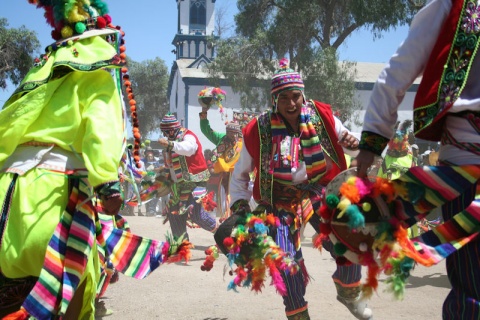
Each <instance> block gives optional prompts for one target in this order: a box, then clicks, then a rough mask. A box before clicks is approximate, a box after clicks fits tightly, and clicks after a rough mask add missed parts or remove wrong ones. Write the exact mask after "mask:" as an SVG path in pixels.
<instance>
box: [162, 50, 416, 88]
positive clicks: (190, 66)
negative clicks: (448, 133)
mask: <svg viewBox="0 0 480 320" xmlns="http://www.w3.org/2000/svg"><path fill="white" fill-rule="evenodd" d="M210 61H211V60H210V59H208V58H207V57H205V56H203V55H202V56H200V57H198V58H197V59H178V60H176V61H175V63H174V67H173V68H172V73H173V72H174V71H175V70H178V72H179V73H180V77H181V78H183V79H185V78H190V79H192V78H196V79H206V78H208V73H206V72H204V71H203V66H205V64H207V63H209V62H210ZM385 66H386V64H385V63H373V62H356V69H357V74H356V78H355V82H356V83H358V84H359V86H357V87H358V89H362V90H372V88H373V85H374V84H375V82H376V81H377V78H378V75H379V74H380V72H381V71H382V70H383V68H385ZM172 78H173V75H170V79H171V80H173V79H172ZM420 80H421V78H420V77H419V78H417V79H416V80H415V81H414V83H413V85H412V86H411V87H410V89H409V91H416V90H417V88H418V84H419V83H420ZM170 88H171V85H170V84H169V89H170ZM168 91H169V93H170V90H168Z"/></svg>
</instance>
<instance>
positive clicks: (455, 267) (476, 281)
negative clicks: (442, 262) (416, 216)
mask: <svg viewBox="0 0 480 320" xmlns="http://www.w3.org/2000/svg"><path fill="white" fill-rule="evenodd" d="M472 205H473V206H477V207H479V210H480V200H479V199H477V200H475V201H474V203H472ZM452 215H453V213H452V212H445V211H444V212H443V218H444V220H445V221H447V220H449V219H450V218H451V217H452ZM446 267H447V275H448V278H449V280H450V284H451V285H452V289H451V290H450V292H449V294H448V295H447V298H446V299H445V301H444V303H443V310H442V311H443V312H442V313H443V319H445V320H450V319H452V320H453V319H472V320H473V319H475V320H478V319H480V237H477V238H476V239H474V240H472V241H471V242H470V243H468V244H466V245H465V246H464V247H463V248H461V249H460V250H458V251H456V252H454V253H452V254H451V255H450V256H448V257H447V259H446Z"/></svg>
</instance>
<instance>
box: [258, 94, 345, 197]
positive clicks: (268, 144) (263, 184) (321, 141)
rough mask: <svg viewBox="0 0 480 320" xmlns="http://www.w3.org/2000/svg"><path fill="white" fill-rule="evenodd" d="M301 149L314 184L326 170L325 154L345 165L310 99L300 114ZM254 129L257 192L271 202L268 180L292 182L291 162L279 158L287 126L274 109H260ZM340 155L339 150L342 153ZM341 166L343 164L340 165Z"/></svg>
mask: <svg viewBox="0 0 480 320" xmlns="http://www.w3.org/2000/svg"><path fill="white" fill-rule="evenodd" d="M300 129H301V132H302V134H301V135H302V136H301V137H300V145H301V149H302V150H301V153H302V154H303V160H304V161H305V164H306V166H307V177H308V181H309V183H310V184H316V182H318V181H319V180H321V179H322V177H323V175H325V174H326V161H325V154H327V155H328V157H329V158H330V159H332V161H333V162H334V163H335V165H336V166H338V167H342V164H343V166H345V161H344V159H342V160H343V162H342V160H341V159H340V158H339V154H338V152H337V150H336V148H335V147H334V143H336V141H333V140H332V138H331V137H330V134H331V132H329V130H328V129H327V127H326V121H325V119H323V118H322V116H321V114H320V113H319V112H318V110H317V108H316V107H314V102H313V101H312V100H310V101H308V103H307V106H306V107H305V108H303V109H302V114H301V118H300ZM258 131H259V133H260V134H259V135H260V140H261V141H260V148H261V150H260V157H261V160H260V163H259V166H260V168H259V174H260V196H261V200H262V201H263V202H265V203H268V204H272V181H273V179H275V181H279V182H280V183H283V184H289V185H291V184H292V163H291V162H290V161H289V162H287V163H286V164H285V163H283V162H282V159H281V152H280V150H281V143H282V141H283V140H284V139H285V137H286V136H288V130H287V129H286V127H285V124H284V123H283V121H282V120H281V118H280V117H279V116H278V115H277V114H275V113H270V112H267V113H264V114H262V115H260V116H259V117H258ZM342 156H343V154H342ZM343 169H345V168H343Z"/></svg>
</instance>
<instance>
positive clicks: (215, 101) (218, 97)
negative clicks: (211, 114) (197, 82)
mask: <svg viewBox="0 0 480 320" xmlns="http://www.w3.org/2000/svg"><path fill="white" fill-rule="evenodd" d="M226 96H227V93H226V92H225V91H223V90H222V89H220V88H216V87H207V88H205V89H202V90H201V91H200V92H199V93H198V102H199V103H200V105H201V106H202V107H204V108H207V109H208V108H210V107H211V106H212V105H217V106H218V107H220V108H221V107H222V101H223V100H225V97H226Z"/></svg>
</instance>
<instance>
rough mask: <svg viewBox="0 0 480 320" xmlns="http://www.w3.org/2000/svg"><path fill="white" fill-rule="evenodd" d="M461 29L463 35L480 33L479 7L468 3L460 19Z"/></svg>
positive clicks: (473, 3)
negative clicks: (463, 32)
mask: <svg viewBox="0 0 480 320" xmlns="http://www.w3.org/2000/svg"><path fill="white" fill-rule="evenodd" d="M462 29H463V30H465V33H478V32H479V31H480V7H479V6H478V5H477V4H476V3H475V2H472V1H470V2H469V3H468V4H467V8H466V9H465V16H464V17H463V19H462Z"/></svg>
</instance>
